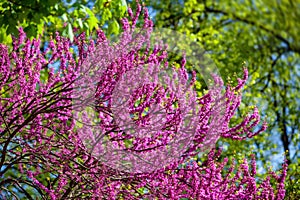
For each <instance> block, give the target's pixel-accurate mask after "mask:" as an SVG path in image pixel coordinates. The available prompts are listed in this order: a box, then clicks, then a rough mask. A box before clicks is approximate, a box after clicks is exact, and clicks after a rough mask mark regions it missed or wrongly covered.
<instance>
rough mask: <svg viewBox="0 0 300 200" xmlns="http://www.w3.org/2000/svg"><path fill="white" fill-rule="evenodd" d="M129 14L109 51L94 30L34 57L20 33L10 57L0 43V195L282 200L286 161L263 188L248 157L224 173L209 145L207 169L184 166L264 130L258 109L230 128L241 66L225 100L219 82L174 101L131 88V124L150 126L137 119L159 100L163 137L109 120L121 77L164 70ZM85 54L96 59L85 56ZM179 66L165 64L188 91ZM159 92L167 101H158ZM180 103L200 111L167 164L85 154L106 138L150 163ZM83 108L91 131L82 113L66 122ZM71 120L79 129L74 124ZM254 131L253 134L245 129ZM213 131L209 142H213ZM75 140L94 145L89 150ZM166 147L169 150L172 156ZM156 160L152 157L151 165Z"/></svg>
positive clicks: (179, 114) (160, 49) (162, 57)
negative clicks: (91, 111)
mask: <svg viewBox="0 0 300 200" xmlns="http://www.w3.org/2000/svg"><path fill="white" fill-rule="evenodd" d="M128 13H129V20H128V19H126V18H125V19H123V20H122V23H123V33H122V36H121V37H120V41H119V43H117V44H116V45H112V44H111V43H110V41H109V40H108V39H107V38H106V36H105V35H104V33H103V32H102V31H101V30H99V31H97V38H96V39H92V38H91V39H90V40H89V41H87V40H86V36H85V34H84V33H82V34H79V35H77V37H76V38H75V40H74V42H71V41H70V40H69V39H67V38H64V37H62V36H60V35H59V33H56V35H55V37H54V38H52V39H51V40H50V41H49V42H48V43H47V44H46V47H47V48H46V49H45V50H44V51H41V50H40V48H41V41H40V40H39V39H33V40H32V41H31V40H29V39H27V38H26V35H25V33H24V32H23V30H22V29H20V35H19V37H18V38H14V40H13V41H14V42H13V49H12V50H9V47H7V46H4V45H0V125H1V126H0V134H1V138H0V144H1V146H0V147H1V148H0V151H1V155H0V188H1V189H0V197H1V198H2V199H10V198H11V197H12V198H13V197H20V198H26V199H35V198H41V199H142V198H148V199H184V198H186V199H283V198H284V194H285V190H284V180H285V176H286V171H287V165H286V164H283V170H282V174H281V175H277V174H276V173H275V172H271V173H270V175H269V176H267V178H266V179H265V180H262V181H261V182H259V181H257V180H256V161H255V159H254V157H253V158H252V161H251V164H250V166H249V164H248V162H247V160H246V159H245V160H244V161H243V163H242V164H240V165H239V166H238V167H235V164H236V163H235V161H232V164H231V165H230V166H228V164H227V163H228V159H226V158H225V159H224V160H222V161H219V160H218V157H219V156H220V154H221V151H218V152H217V153H216V152H215V150H214V149H211V148H210V149H209V150H210V151H209V153H208V156H207V160H206V162H204V163H199V162H196V161H193V162H191V163H190V164H186V163H187V162H186V161H187V160H189V159H190V158H194V157H195V156H196V155H197V154H198V153H199V151H203V150H204V149H205V147H207V146H209V145H211V144H212V143H214V142H216V140H217V139H218V138H219V137H224V138H231V139H234V140H244V139H246V138H251V137H253V136H255V135H257V134H259V133H260V132H262V131H264V130H265V129H266V124H265V123H263V125H262V127H261V128H259V129H257V125H258V124H259V122H260V116H259V114H258V110H257V109H256V108H255V109H254V111H253V112H250V113H249V115H248V116H246V117H245V118H244V119H243V120H242V122H241V123H240V124H237V125H235V126H233V127H231V126H230V125H229V124H230V119H231V118H232V117H233V116H234V114H235V111H236V110H237V108H238V107H239V105H240V102H241V92H240V91H241V89H242V87H243V86H244V84H245V82H246V80H247V70H246V69H245V75H244V77H243V79H239V81H238V84H237V86H235V87H232V86H227V87H226V91H225V93H224V94H223V95H220V94H221V92H222V88H223V86H224V84H223V82H222V80H221V78H220V77H217V76H215V75H214V76H213V77H214V81H215V85H216V86H215V87H214V88H212V89H211V90H210V91H209V92H208V93H207V94H206V95H204V96H202V97H196V96H193V94H192V93H191V98H190V99H189V100H186V101H180V97H178V96H176V94H174V93H172V92H171V93H168V92H167V90H166V89H165V88H163V87H159V86H157V84H150V83H147V84H144V85H143V86H142V87H140V88H139V89H137V90H135V91H134V93H133V96H132V97H131V99H130V101H129V112H130V113H131V114H132V115H137V116H138V117H137V119H135V120H133V121H134V123H135V124H136V125H137V126H139V127H143V126H144V125H145V124H147V123H148V124H149V123H150V122H151V120H153V118H151V116H150V115H147V114H146V115H143V114H142V113H143V112H144V110H145V109H146V108H147V107H149V106H151V104H153V103H156V104H160V103H163V104H164V105H165V106H164V109H165V110H166V111H167V113H168V114H167V116H166V121H165V122H164V123H163V126H162V127H161V128H162V130H163V131H158V132H155V133H153V135H151V137H144V138H140V137H138V136H139V135H134V136H132V135H131V134H129V132H126V131H125V130H123V129H122V128H120V126H119V125H118V124H116V118H114V117H112V116H113V115H112V114H113V112H114V109H116V108H114V107H113V103H112V101H113V100H112V97H113V94H114V92H115V89H116V88H119V89H120V88H122V86H123V88H124V87H125V86H124V84H123V85H122V83H123V82H122V77H124V74H126V72H128V71H132V72H137V71H138V70H139V69H140V68H142V67H143V66H148V70H149V73H150V72H153V71H155V70H158V71H159V70H164V69H167V68H168V67H169V63H168V62H167V59H168V55H167V50H166V47H165V46H164V45H163V44H157V45H155V48H154V49H150V48H149V41H150V36H151V31H152V27H153V23H152V21H151V20H150V19H149V15H148V11H147V9H144V10H143V17H144V20H143V22H144V23H143V27H142V28H141V32H142V33H141V34H140V33H136V32H134V30H136V28H135V27H136V23H137V21H138V18H139V16H140V15H141V13H142V7H141V6H138V7H137V10H136V12H135V13H133V12H132V11H131V9H129V10H128ZM75 47H76V48H75ZM125 47H126V50H124V48H125ZM74 49H76V51H75V50H74ZM92 54H93V55H94V57H91V56H90V55H92ZM95 55H96V56H95ZM97 56H98V58H99V60H101V59H102V63H101V64H104V63H105V62H106V68H105V70H101V69H99V70H98V71H97V70H95V69H98V68H91V67H92V66H95V65H99V63H93V61H94V60H95V57H96V58H97ZM57 63H58V64H59V68H58V69H57V70H56V69H55V68H54V67H53V66H55V65H56V64H57ZM185 63H186V60H185V58H184V59H183V61H182V63H181V67H180V68H179V69H177V68H175V67H172V66H171V69H172V70H173V71H174V72H176V73H177V75H178V80H179V81H181V82H182V83H184V84H185V83H188V85H189V88H188V89H190V90H192V88H193V84H194V81H195V72H193V76H192V78H191V80H189V78H188V77H189V76H188V72H187V70H186V69H185ZM158 66H159V67H158ZM93 70H94V71H93ZM91 72H93V73H91ZM85 73H90V76H89V77H91V76H95V77H96V79H97V80H98V81H97V87H96V91H95V92H93V93H92V95H91V96H89V95H90V93H89V86H90V85H92V84H94V81H90V80H88V79H86V78H84V76H83V75H82V74H85ZM128 79H130V77H128ZM93 80H94V79H93ZM166 82H167V83H168V81H166ZM78 83H80V84H79V86H80V87H78ZM118 84H119V85H118ZM170 84H171V82H170ZM124 90H125V88H124ZM166 94H168V95H169V96H168V97H166V96H167V95H166ZM84 95H86V96H85V98H84V100H82V96H84ZM141 96H143V98H144V101H143V102H142V103H140V104H139V105H138V106H135V101H136V100H137V99H139V98H140V97H141ZM87 97H89V98H87ZM74 99H75V101H74ZM94 99H96V100H95V101H94ZM175 102H177V103H178V102H179V105H178V107H174V104H175ZM184 103H188V104H189V105H190V104H192V103H194V104H197V106H199V110H197V112H195V113H194V115H193V116H194V117H195V118H194V119H195V123H196V128H195V130H194V132H193V137H192V138H191V140H190V142H189V147H188V148H187V149H185V151H184V153H183V154H182V155H181V156H180V157H179V158H178V159H174V160H172V162H171V161H169V164H168V165H165V166H161V167H160V168H157V169H156V170H155V171H149V172H148V173H147V171H145V170H141V172H139V173H130V172H128V171H126V170H119V169H116V168H114V167H111V166H110V165H108V164H107V163H106V162H104V161H103V160H101V158H99V157H95V156H94V154H92V153H91V151H90V150H91V149H94V148H95V146H96V147H97V148H98V150H99V149H100V148H105V147H103V146H101V145H100V146H97V145H98V142H99V141H97V140H96V139H97V137H102V138H103V137H105V138H106V139H107V140H109V141H111V142H113V144H114V145H115V146H118V147H119V148H122V150H123V151H124V152H130V153H131V154H133V153H136V152H138V153H141V155H145V154H147V155H149V156H148V157H147V158H149V159H151V152H153V150H154V149H157V148H158V149H161V150H163V149H164V148H165V146H166V145H167V144H168V142H169V141H170V140H171V139H172V138H174V137H176V134H177V132H178V127H179V125H180V124H182V119H183V115H184V112H183V111H185V109H184V108H185V107H184ZM83 107H84V108H85V107H92V108H95V111H96V113H97V119H99V121H98V123H97V124H96V125H95V126H94V127H91V128H90V127H89V126H90V125H89V124H88V123H89V116H88V113H84V112H83V116H81V118H82V120H81V121H79V117H78V116H76V115H74V110H75V111H76V110H80V109H81V108H83ZM220 113H222V115H220ZM149 116H150V117H149ZM193 122H194V121H193ZM78 123H81V124H83V126H81V127H80V126H78ZM154 125H157V124H154ZM154 125H153V126H154ZM95 127H96V128H95ZM255 128H256V131H253V130H254V129H255ZM95 130H101V135H100V136H99V135H98V136H97V137H94V138H93V137H92V135H93V133H94V131H95ZM212 133H213V136H214V137H211V136H212ZM82 135H85V136H86V138H88V139H89V140H90V141H94V143H91V146H90V147H89V146H87V145H86V144H85V143H84V141H83V140H84V139H86V138H82ZM185 137H186V135H185ZM95 138H96V139H95ZM180 139H182V138H180ZM128 142H130V143H129V145H128ZM108 150H111V149H108ZM173 150H174V152H176V149H173ZM174 152H173V153H174ZM105 153H107V152H105V151H102V152H101V154H99V155H98V156H100V155H101V156H102V158H103V157H104V158H106V157H105ZM108 153H109V152H108ZM131 154H130V155H131ZM128 155H129V154H128ZM161 156H162V158H163V159H167V157H163V155H161ZM110 158H113V159H112V160H111V161H107V162H114V161H116V160H117V159H118V158H119V157H110ZM162 158H160V159H162ZM158 161H159V160H158ZM155 162H157V161H156V160H151V165H153V164H155ZM138 166H140V165H138ZM249 167H250V168H249ZM145 169H147V167H146V168H145ZM271 183H274V184H273V185H272V184H271Z"/></svg>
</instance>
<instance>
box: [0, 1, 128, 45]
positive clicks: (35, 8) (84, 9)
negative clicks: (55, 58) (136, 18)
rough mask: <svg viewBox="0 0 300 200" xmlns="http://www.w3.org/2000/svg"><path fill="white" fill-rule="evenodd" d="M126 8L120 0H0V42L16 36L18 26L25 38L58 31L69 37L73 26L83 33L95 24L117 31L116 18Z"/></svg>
mask: <svg viewBox="0 0 300 200" xmlns="http://www.w3.org/2000/svg"><path fill="white" fill-rule="evenodd" d="M126 10H127V4H126V2H125V1H124V0H114V1H111V0H107V1H103V0H96V1H86V0H79V1H70V0H69V1H61V0H43V1H39V0H22V1H17V0H9V1H6V0H0V13H1V14H0V43H4V44H11V42H12V40H11V35H14V36H17V34H18V29H17V28H18V27H20V26H22V27H23V28H24V31H25V32H26V33H27V36H28V37H29V38H33V37H37V36H38V35H44V36H50V35H51V34H53V33H54V32H55V31H60V32H62V33H63V35H64V36H68V37H69V38H70V39H71V40H73V38H74V33H73V28H76V29H79V31H80V32H82V31H85V32H86V33H87V35H89V34H90V33H91V32H92V31H93V30H94V29H95V28H99V27H101V28H103V29H104V30H105V31H107V32H108V33H109V34H113V33H114V34H117V33H118V32H119V21H118V20H119V19H120V18H121V17H123V16H124V14H125V12H126ZM43 38H45V39H47V38H46V37H43Z"/></svg>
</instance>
